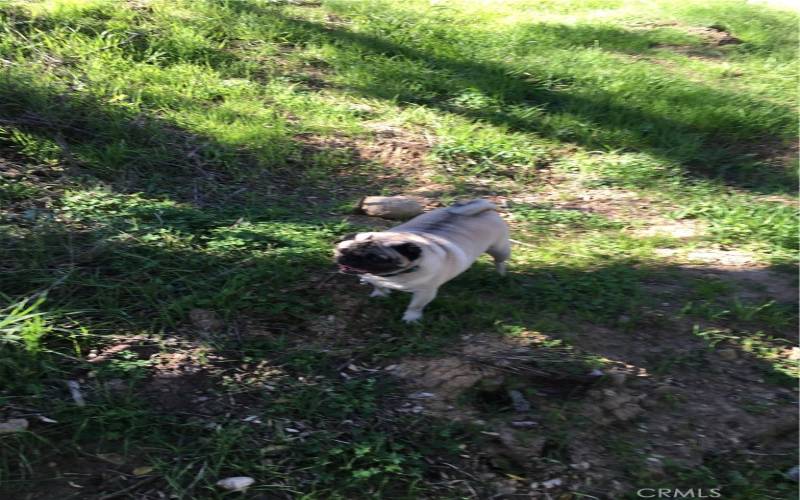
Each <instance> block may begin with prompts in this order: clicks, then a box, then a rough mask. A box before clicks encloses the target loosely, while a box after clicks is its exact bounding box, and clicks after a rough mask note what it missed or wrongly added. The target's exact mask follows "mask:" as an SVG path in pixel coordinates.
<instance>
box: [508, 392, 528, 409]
mask: <svg viewBox="0 0 800 500" xmlns="http://www.w3.org/2000/svg"><path fill="white" fill-rule="evenodd" d="M508 396H509V397H510V398H511V405H512V406H513V407H514V411H516V412H519V413H525V412H527V411H530V410H531V404H530V403H529V402H528V400H527V399H525V396H523V395H522V393H521V392H519V391H517V390H513V389H512V390H510V391H508Z"/></svg>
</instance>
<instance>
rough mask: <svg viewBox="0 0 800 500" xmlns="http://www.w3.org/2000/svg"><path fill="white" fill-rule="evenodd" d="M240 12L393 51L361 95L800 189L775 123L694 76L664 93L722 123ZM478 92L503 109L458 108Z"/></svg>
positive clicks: (570, 32)
mask: <svg viewBox="0 0 800 500" xmlns="http://www.w3.org/2000/svg"><path fill="white" fill-rule="evenodd" d="M235 8H237V9H242V10H245V11H250V12H255V13H260V14H262V15H265V16H266V15H269V16H272V17H276V18H277V19H279V20H280V21H281V22H283V23H286V24H287V26H290V27H292V32H293V33H303V34H305V35H303V36H300V37H298V39H297V40H290V41H291V42H294V43H303V42H305V39H304V36H305V37H310V38H313V39H314V40H315V41H317V42H318V41H320V39H321V40H327V41H328V42H330V43H332V44H334V45H346V46H351V47H356V48H357V49H358V50H359V51H360V52H361V53H362V54H364V55H379V56H384V57H386V58H387V59H386V61H384V62H385V63H386V64H375V63H376V61H375V60H372V61H364V64H365V65H369V70H368V71H369V73H370V74H372V75H377V76H376V77H375V78H373V79H371V81H372V82H374V83H367V84H365V85H359V86H351V87H349V90H351V91H353V92H357V93H361V94H364V95H369V96H371V97H378V98H383V99H397V100H398V101H399V102H400V103H401V104H404V103H405V104H420V105H424V106H426V107H430V108H434V109H439V110H442V111H446V112H449V113H455V114H460V115H463V116H466V117H468V118H472V119H475V120H479V121H484V122H488V123H492V124H495V125H501V126H506V127H508V128H510V129H512V130H519V131H527V132H535V133H537V134H539V135H541V136H543V137H547V138H553V139H557V140H563V141H566V142H574V143H578V144H580V145H581V146H584V147H586V148H590V149H613V150H618V151H644V152H647V153H650V154H653V155H655V156H657V157H661V158H664V159H668V160H673V161H676V162H679V163H681V164H682V166H683V168H684V169H685V171H686V173H687V174H688V175H690V176H696V177H700V178H712V179H722V180H723V181H725V182H727V183H729V184H731V185H734V186H737V187H741V188H745V189H748V190H751V191H753V192H757V193H777V192H779V193H789V192H794V191H795V186H796V185H797V180H796V176H795V174H794V172H793V171H791V170H788V169H787V170H785V169H781V168H775V167H771V166H768V165H767V163H765V161H766V160H768V159H769V158H770V157H771V155H774V154H775V153H776V152H777V153H778V155H780V154H782V153H781V151H784V150H786V149H787V148H786V147H785V146H784V145H781V144H779V143H780V141H777V142H778V144H776V140H775V138H774V132H775V128H776V126H773V125H770V126H768V127H767V126H765V125H763V124H761V123H757V122H754V121H752V120H750V119H748V117H747V116H743V115H741V113H738V108H736V107H733V106H732V105H731V103H735V102H737V101H738V100H739V98H738V96H737V95H736V94H733V93H730V92H726V91H723V90H720V89H715V88H712V87H710V86H707V85H703V84H700V83H697V82H688V81H687V82H685V83H686V84H685V85H683V86H680V87H679V88H674V87H670V88H661V89H660V90H659V93H660V98H661V99H666V100H667V101H668V102H669V105H670V106H672V107H673V108H675V109H691V108H692V107H694V106H701V105H702V106H703V107H708V106H709V103H715V108H716V109H718V110H723V109H725V110H726V111H720V113H721V114H720V116H719V117H718V119H716V120H707V121H705V122H704V123H702V124H699V123H685V122H682V121H680V120H676V119H671V118H667V117H664V116H663V115H662V114H660V113H658V112H654V111H649V110H646V109H642V108H638V107H634V106H630V105H624V104H621V103H620V102H619V98H618V97H617V96H614V95H611V94H603V93H601V92H598V91H597V90H596V89H593V91H592V95H585V96H584V95H580V94H579V93H577V92H574V91H573V92H570V91H566V92H558V91H554V90H549V89H548V88H546V87H547V86H546V84H545V80H563V81H570V80H571V79H572V77H570V76H569V75H558V74H554V75H553V74H550V75H546V76H545V75H536V74H530V75H528V74H526V73H523V72H521V71H520V70H515V69H513V68H511V67H509V66H507V65H504V64H501V63H479V62H473V61H469V60H467V59H463V58H455V57H446V56H437V55H432V54H430V53H427V52H425V51H422V50H418V49H414V48H409V47H406V46H403V45H400V44H397V43H394V42H391V41H388V40H386V39H384V38H380V37H378V36H373V35H369V34H364V33H357V32H354V31H350V30H347V29H344V28H340V27H331V26H327V25H324V24H321V23H316V22H311V21H307V20H303V19H298V18H292V17H287V16H285V15H283V14H282V13H281V12H280V11H277V10H265V9H262V8H260V7H258V6H256V5H252V4H246V3H239V4H236V5H235ZM532 29H533V28H532ZM553 29H554V28H553V27H550V26H545V27H537V28H535V29H533V33H534V34H536V35H537V36H545V37H547V36H552V31H553ZM557 31H558V32H560V33H561V37H562V38H563V39H564V40H567V41H569V44H570V45H571V46H575V45H581V44H583V45H591V42H593V40H596V39H597V37H598V36H602V37H603V40H609V41H610V44H611V46H612V50H614V49H615V48H619V49H621V48H622V47H633V49H634V50H637V49H639V48H644V46H645V45H646V44H648V43H650V39H649V38H648V37H647V36H646V35H644V34H642V35H639V34H636V33H633V32H629V31H627V32H626V31H622V30H615V29H612V28H609V29H607V30H600V33H599V34H598V32H597V31H596V30H588V31H587V30H586V29H584V28H581V27H574V26H562V25H560V26H558V27H557ZM531 36H533V35H531ZM615 40H616V41H617V42H616V44H615ZM405 62H410V63H412V64H411V65H408V64H405ZM386 82H390V83H389V84H387V83H386ZM392 82H402V83H399V84H396V83H392ZM414 89H416V90H414ZM470 89H477V90H478V91H479V92H480V93H482V94H484V95H486V96H491V98H493V99H497V101H498V102H499V103H500V105H499V106H483V107H478V108H477V109H471V108H469V107H466V108H465V107H464V106H460V105H458V104H457V103H456V102H455V101H454V99H453V98H455V97H458V96H459V95H461V94H462V93H464V92H465V91H469V90H470ZM753 100H756V101H757V99H755V98H753ZM759 102H760V103H761V105H762V106H763V107H764V109H774V108H776V105H774V104H772V103H767V102H764V101H759ZM778 108H779V111H778V114H779V115H780V116H782V117H785V119H783V120H782V122H781V125H780V127H778V128H780V129H782V130H786V129H788V128H790V127H791V125H789V121H791V116H792V114H791V111H790V110H786V109H783V108H781V107H780V106H778ZM531 113H533V115H531ZM551 113H566V114H568V115H571V116H573V117H575V119H577V120H578V121H579V122H581V123H583V124H585V125H584V127H585V126H586V125H588V126H589V128H590V129H597V130H599V132H597V133H595V132H591V133H587V132H576V131H575V130H572V127H569V126H568V127H561V126H559V125H558V123H553V122H552V121H550V122H548V121H547V120H541V119H540V117H541V116H546V115H548V114H551ZM579 128H580V127H579ZM742 138H747V139H746V140H743V139H742ZM748 141H752V142H748ZM759 142H760V143H761V144H759ZM768 145H773V147H772V149H773V150H771V151H768V150H767V149H769V146H768Z"/></svg>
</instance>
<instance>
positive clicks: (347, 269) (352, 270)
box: [339, 263, 369, 274]
mask: <svg viewBox="0 0 800 500" xmlns="http://www.w3.org/2000/svg"><path fill="white" fill-rule="evenodd" d="M339 272H342V273H344V274H368V273H369V271H367V270H366V269H358V268H357V267H352V266H348V265H347V264H341V263H340V264H339Z"/></svg>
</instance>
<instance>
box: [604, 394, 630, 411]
mask: <svg viewBox="0 0 800 500" xmlns="http://www.w3.org/2000/svg"><path fill="white" fill-rule="evenodd" d="M632 399H633V398H632V397H631V396H630V395H629V394H620V395H618V396H613V397H611V398H609V399H606V400H605V401H603V402H602V403H601V404H600V406H602V407H603V408H604V409H606V410H614V409H616V408H619V407H620V406H622V405H624V404H626V403H628V402H630V401H631V400H632Z"/></svg>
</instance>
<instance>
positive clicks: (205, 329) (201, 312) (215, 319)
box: [189, 309, 225, 335]
mask: <svg viewBox="0 0 800 500" xmlns="http://www.w3.org/2000/svg"><path fill="white" fill-rule="evenodd" d="M189 320H190V321H191V322H192V325H193V326H194V327H195V328H197V329H198V330H199V331H200V334H202V335H209V334H213V333H219V332H220V331H221V330H222V328H223V327H224V326H225V323H224V322H223V321H222V320H221V319H220V317H219V316H218V315H217V313H215V312H214V311H209V310H208V309H192V310H191V311H189Z"/></svg>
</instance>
